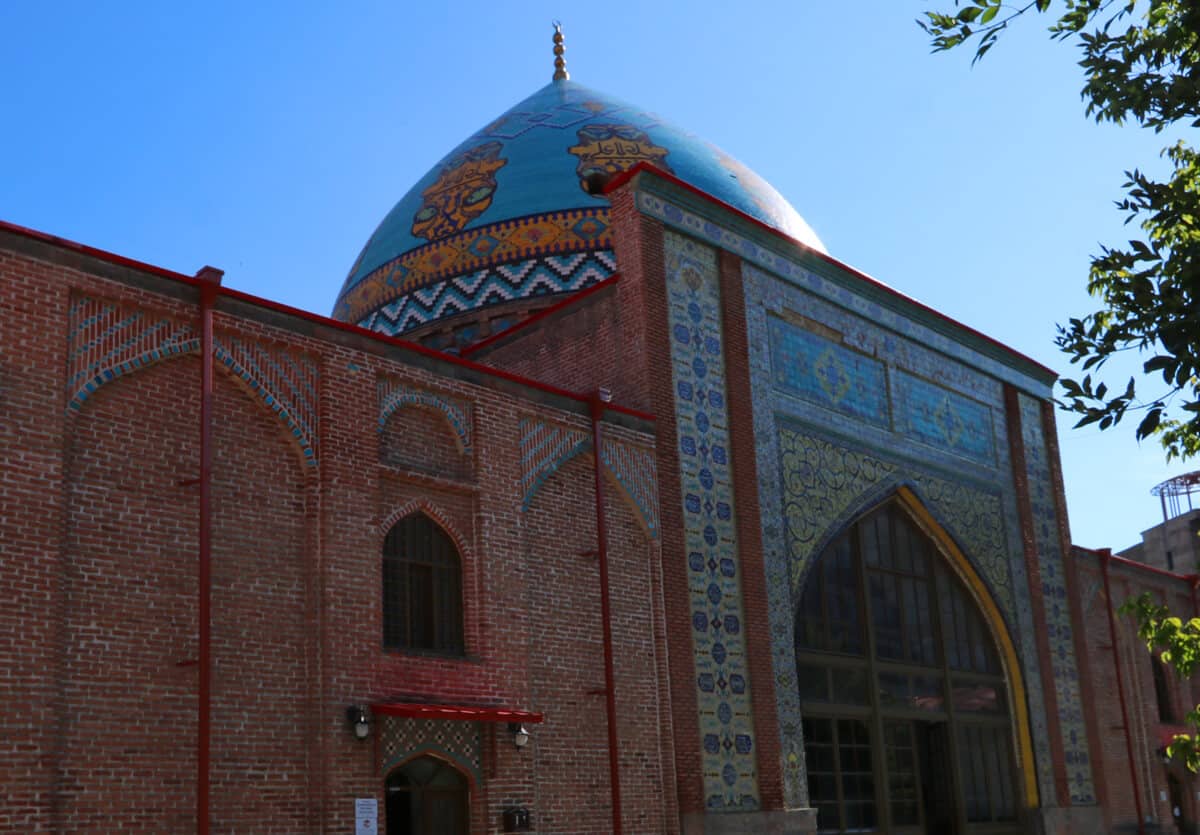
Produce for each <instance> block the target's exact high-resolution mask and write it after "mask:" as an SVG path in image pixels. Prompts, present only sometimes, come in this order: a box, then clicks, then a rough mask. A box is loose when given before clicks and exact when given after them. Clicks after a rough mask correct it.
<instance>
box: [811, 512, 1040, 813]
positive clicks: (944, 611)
mask: <svg viewBox="0 0 1200 835" xmlns="http://www.w3.org/2000/svg"><path fill="white" fill-rule="evenodd" d="M795 651H796V666H797V672H798V674H799V684H800V699H801V712H802V714H803V723H802V724H803V732H804V748H805V758H806V762H807V773H808V789H809V799H810V802H811V805H812V806H813V807H814V808H815V809H816V810H817V831H818V832H819V833H844V832H880V833H918V832H919V833H926V834H927V835H935V834H937V833H951V832H968V833H969V832H974V831H979V832H985V831H986V832H988V833H996V832H1004V833H1010V832H1011V833H1016V832H1018V831H1020V830H1019V829H1018V826H1017V806H1018V798H1017V786H1018V783H1017V780H1016V776H1017V770H1016V765H1015V761H1014V758H1013V747H1012V742H1011V734H1012V723H1011V721H1010V719H1009V715H1008V705H1007V703H1006V702H1007V700H1006V698H1005V694H1006V692H1007V687H1006V684H1005V679H1004V670H1003V667H1002V666H1001V664H1000V659H999V655H998V653H997V651H996V647H995V644H994V642H993V639H992V636H991V634H990V632H989V630H988V627H987V625H986V623H985V622H984V619H983V617H982V615H981V614H980V612H979V610H978V607H977V605H976V603H975V601H974V600H973V599H972V598H971V596H970V594H969V593H968V592H967V590H966V588H965V587H964V586H963V584H962V583H961V581H960V580H959V579H958V577H957V576H955V575H954V573H953V572H952V571H951V569H950V567H949V565H947V564H946V562H945V560H943V559H942V558H941V556H940V555H939V553H938V552H937V550H936V548H935V547H934V544H933V542H932V541H931V540H930V539H929V538H928V537H927V536H926V535H925V534H924V533H923V532H922V531H921V530H920V529H919V528H917V526H916V525H915V524H914V523H913V522H912V521H911V519H910V518H909V517H908V515H907V514H906V513H905V512H904V511H903V510H902V509H901V508H900V507H899V506H897V505H895V504H891V505H887V506H885V507H884V508H882V509H879V510H877V511H875V512H873V513H871V514H869V515H868V516H866V517H864V518H863V519H861V520H859V521H858V522H857V523H855V524H854V525H853V526H852V527H851V528H850V530H848V531H847V532H846V533H844V534H843V535H842V536H840V537H839V538H838V539H837V540H835V541H834V542H832V543H830V545H829V546H828V547H826V548H825V550H824V551H823V552H822V553H821V554H820V556H819V557H818V558H817V560H816V562H815V563H814V565H813V567H812V570H811V572H810V574H809V577H808V579H807V581H806V582H805V585H804V588H803V591H802V593H801V597H800V602H799V606H798V608H797V612H796V624H795Z"/></svg>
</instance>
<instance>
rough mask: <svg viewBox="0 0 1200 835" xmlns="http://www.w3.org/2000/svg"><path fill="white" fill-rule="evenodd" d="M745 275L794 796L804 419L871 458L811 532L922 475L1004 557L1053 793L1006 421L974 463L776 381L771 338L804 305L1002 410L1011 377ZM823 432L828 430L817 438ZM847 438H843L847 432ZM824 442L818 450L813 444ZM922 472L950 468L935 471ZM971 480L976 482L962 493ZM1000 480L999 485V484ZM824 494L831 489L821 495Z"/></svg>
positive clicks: (841, 446)
mask: <svg viewBox="0 0 1200 835" xmlns="http://www.w3.org/2000/svg"><path fill="white" fill-rule="evenodd" d="M743 287H744V289H745V294H746V320H747V330H748V336H749V346H748V347H749V360H750V371H751V382H752V391H753V402H754V432H755V437H756V439H757V460H758V473H759V488H758V489H759V504H760V508H761V513H762V530H763V558H764V561H765V566H764V568H765V572H766V577H767V596H768V616H769V622H770V635H771V652H772V662H773V666H774V673H775V681H776V687H775V697H776V702H777V706H778V715H779V723H780V745H781V753H782V761H783V762H782V765H783V775H784V784H783V787H784V797H785V799H786V802H787V804H788V805H789V806H793V807H800V806H804V805H805V804H807V802H808V797H807V786H806V777H805V771H804V740H803V735H802V733H801V726H800V718H801V715H800V702H799V695H798V692H797V681H796V668H795V655H794V648H793V628H794V623H793V620H794V614H793V608H792V596H791V592H792V588H793V576H792V574H791V556H790V553H789V544H788V536H787V530H786V525H785V524H784V523H783V520H784V512H783V507H784V502H785V499H784V491H783V480H782V478H781V477H780V461H781V458H782V451H781V449H780V443H779V437H778V435H779V424H780V423H784V424H786V425H789V426H793V427H796V431H797V432H799V433H800V434H802V435H805V436H806V437H809V438H811V439H813V442H814V443H819V444H828V445H830V446H831V447H833V448H834V449H837V450H844V451H847V452H850V451H853V454H855V455H858V456H866V459H867V460H865V461H862V462H860V463H861V466H858V465H856V464H855V463H854V462H851V463H850V464H848V465H847V466H846V470H845V472H843V473H842V475H846V474H849V475H850V480H849V482H847V481H846V480H844V479H842V478H841V476H839V475H838V472H839V470H838V468H837V467H833V468H830V469H829V472H828V482H827V483H826V484H825V486H824V488H823V490H824V492H823V493H822V495H826V496H832V495H833V494H840V495H839V496H838V498H837V501H835V502H833V504H834V505H835V506H837V507H841V508H842V509H841V510H833V511H832V512H831V515H830V517H829V518H830V519H832V520H833V521H831V522H829V523H828V526H827V527H828V528H829V530H827V531H824V532H821V531H819V530H817V528H818V527H819V524H816V523H813V524H811V525H810V527H811V528H812V529H813V533H812V534H811V535H812V536H813V537H815V538H816V539H817V541H818V545H819V544H820V542H823V541H825V539H826V538H827V537H828V536H831V535H832V534H833V532H834V531H836V530H837V529H840V528H841V527H842V526H843V525H844V524H845V523H846V522H847V521H848V520H849V517H850V515H851V514H853V513H855V512H857V511H858V510H861V509H863V508H865V507H868V506H871V505H873V504H875V503H876V502H878V501H880V500H882V499H883V498H885V497H886V496H887V495H888V494H889V493H891V492H893V491H894V490H895V488H896V487H897V486H899V485H900V484H907V485H909V486H910V487H915V486H916V485H917V483H918V482H920V486H919V492H920V493H921V495H922V497H923V498H924V500H925V501H926V502H927V503H928V506H929V507H930V510H931V512H934V514H935V515H936V516H937V517H938V518H939V519H941V520H942V522H943V523H944V524H945V525H946V527H947V528H948V529H949V530H951V531H952V532H953V533H954V536H956V537H957V538H958V540H959V544H960V545H961V546H962V548H963V550H964V552H965V553H967V554H968V555H969V557H970V558H971V559H972V560H973V561H984V562H988V561H990V562H992V563H993V568H992V569H991V570H989V571H988V572H986V573H990V574H991V575H992V577H993V580H992V582H993V583H994V584H995V585H996V586H997V589H996V593H997V599H998V603H999V604H1000V606H1001V607H1002V609H1003V608H1005V607H1006V604H1005V603H1004V598H1006V597H1008V595H1009V594H1011V599H1012V603H1011V604H1009V605H1008V610H1009V611H1010V612H1011V611H1013V610H1015V613H1014V615H1013V617H1015V620H1012V619H1010V621H1009V622H1010V623H1013V624H1015V626H1014V629H1013V634H1012V637H1013V640H1014V641H1015V642H1016V643H1017V645H1018V652H1019V655H1020V658H1021V665H1022V673H1023V677H1024V680H1025V692H1026V701H1027V703H1028V705H1029V720H1030V729H1031V735H1032V737H1033V746H1034V758H1035V763H1036V771H1037V779H1038V786H1039V791H1040V792H1041V793H1042V796H1044V797H1052V796H1053V792H1054V782H1053V779H1054V778H1053V769H1052V767H1051V759H1050V747H1049V743H1048V739H1049V737H1048V734H1047V731H1046V713H1045V699H1044V698H1043V696H1042V690H1041V683H1040V682H1041V679H1040V675H1039V673H1038V667H1037V663H1038V661H1037V658H1038V655H1037V651H1036V647H1035V646H1034V634H1035V633H1034V630H1033V617H1032V607H1031V605H1030V602H1029V586H1028V583H1027V582H1026V575H1025V563H1024V559H1023V556H1022V554H1021V551H1020V543H1021V526H1020V521H1019V517H1018V514H1017V507H1016V499H1015V494H1014V492H1013V490H1012V486H1011V483H1010V478H1009V475H1008V474H1009V473H1010V472H1011V467H1010V465H1009V460H1008V443H1007V439H1006V435H1005V431H1006V429H1005V423H1004V421H1003V420H999V421H997V420H993V421H992V424H993V430H994V431H995V433H996V434H995V443H994V449H995V454H996V463H995V465H994V467H992V468H985V467H984V466H983V465H981V464H979V463H978V462H970V463H966V462H964V459H963V458H962V457H961V456H958V455H951V454H950V453H949V452H946V451H945V450H944V449H942V448H940V447H931V446H928V445H925V444H920V443H917V442H916V441H914V440H912V439H910V438H908V437H907V436H904V435H901V434H898V433H895V432H892V431H890V429H887V428H883V427H879V426H876V425H874V424H871V423H868V422H866V421H850V420H848V419H847V418H846V417H845V416H843V415H838V414H836V413H833V412H830V411H829V410H827V409H824V408H822V407H819V406H816V405H812V404H810V403H809V402H808V401H805V400H803V399H801V398H797V397H795V396H793V395H792V394H791V393H790V392H788V391H787V390H786V389H781V388H778V387H777V386H776V385H775V383H774V381H773V378H772V369H773V365H772V359H771V355H770V346H769V341H770V340H769V331H768V325H769V320H770V318H771V317H772V316H785V315H789V312H791V313H794V312H802V315H805V316H807V317H811V318H812V319H814V320H815V321H817V322H819V323H821V325H824V326H827V327H829V328H831V329H834V330H836V331H837V332H838V333H840V334H841V338H842V341H843V342H844V343H845V344H846V345H848V346H852V347H853V348H855V349H857V350H860V351H863V352H865V353H868V354H870V355H871V356H874V357H875V358H877V359H879V360H880V361H882V362H884V363H885V364H887V365H889V366H891V367H898V368H904V369H913V370H916V371H918V372H919V373H920V374H921V376H922V377H923V378H925V379H930V380H936V381H938V383H939V384H942V385H944V386H946V387H948V388H951V389H952V390H954V391H957V392H959V393H966V394H967V395H969V397H970V399H971V400H973V401H975V402H982V403H985V404H990V408H992V409H994V410H997V414H999V413H1000V410H1002V409H1003V391H1002V387H1001V384H1000V383H999V382H997V381H996V380H995V379H994V378H992V377H988V376H986V375H983V374H980V373H979V372H977V371H975V370H973V369H970V368H969V367H967V366H965V365H963V364H961V363H958V362H956V361H953V360H950V359H948V358H947V357H945V356H944V355H942V354H940V353H938V352H936V351H933V350H930V349H929V348H928V347H927V346H925V345H921V344H917V343H915V342H913V341H911V340H908V339H905V338H903V337H900V336H898V335H896V334H895V333H894V332H892V331H890V330H888V329H886V328H882V327H879V326H877V325H876V324H875V323H873V322H870V321H868V320H867V319H865V318H861V317H859V316H856V315H854V314H853V313H851V312H850V311H848V310H847V309H845V308H843V307H840V306H837V305H835V304H833V303H830V302H828V301H826V300H824V299H820V298H818V297H816V296H814V295H812V294H810V293H808V292H806V291H805V290H804V289H802V288H801V287H799V286H797V285H795V284H793V283H789V282H787V281H782V280H779V279H777V278H775V277H774V276H771V275H769V274H767V273H765V272H763V271H761V270H759V269H757V268H756V267H753V266H751V265H749V264H744V265H743ZM799 427H804V429H802V430H801V429H800V428H799ZM819 438H824V439H825V440H822V441H819V442H818V441H817V439H819ZM838 438H841V439H842V440H840V441H839V440H836V439H838ZM820 449H821V448H818V451H820ZM824 452H825V454H826V455H827V456H828V455H830V454H834V451H833V450H831V449H825V450H824ZM813 454H814V453H813V452H811V451H810V452H809V455H813ZM837 454H840V453H837ZM815 461H816V464H817V465H818V466H820V462H821V459H820V457H819V456H816V457H815ZM964 464H965V466H964ZM914 465H915V466H916V469H915V470H914ZM856 466H857V469H856ZM879 466H884V467H886V468H888V472H887V473H885V474H882V475H881V474H880V473H879V471H878V467H879ZM921 473H926V474H935V473H940V475H938V476H936V480H934V481H931V480H929V479H928V478H925V477H924V476H922V475H921ZM958 474H961V476H960V475H958ZM855 482H856V483H855ZM960 482H961V483H964V484H966V485H967V486H968V488H970V490H971V491H974V492H970V493H959V491H958V485H959V483H960ZM981 485H982V486H985V489H984V490H982V491H980V489H979V488H980V486H981ZM987 485H991V487H986V486H987ZM993 490H999V493H998V494H996V493H994V492H992V491H993ZM980 492H982V493H983V494H984V495H986V496H992V497H994V498H992V499H989V500H988V501H985V502H977V501H972V500H970V499H969V498H968V496H974V495H976V494H978V493H980ZM815 500H817V501H820V499H819V497H818V498H817V499H815ZM979 514H985V515H986V516H988V517H991V518H990V520H987V521H976V522H972V521H969V517H971V516H973V515H979ZM997 516H998V517H999V518H998V519H997V518H996V517H997ZM964 517H967V518H965V519H964ZM997 531H998V532H999V533H998V534H997V533H996V532H997ZM964 532H967V533H964ZM971 532H975V533H978V534H979V535H974V534H973V533H971ZM1005 543H1007V545H1006V544H1005ZM818 545H814V546H812V547H814V548H815V547H818ZM1014 549H1015V550H1014ZM1005 563H1007V566H1008V569H1009V572H1008V584H1007V586H1005V584H1004V583H1003V578H1004V576H1005V575H1004V573H1003V571H1001V570H998V567H999V566H1001V565H1003V564H1005ZM1006 617H1009V616H1008V615H1006Z"/></svg>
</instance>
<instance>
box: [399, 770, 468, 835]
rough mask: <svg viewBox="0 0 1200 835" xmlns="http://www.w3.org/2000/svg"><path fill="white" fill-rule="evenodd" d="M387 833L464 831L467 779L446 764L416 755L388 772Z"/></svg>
mask: <svg viewBox="0 0 1200 835" xmlns="http://www.w3.org/2000/svg"><path fill="white" fill-rule="evenodd" d="M385 790H386V801H385V811H386V813H387V835H467V830H468V826H469V824H468V821H469V812H468V798H469V796H470V792H469V788H468V785H467V780H466V778H465V777H463V775H462V774H461V773H460V772H459V771H458V770H457V769H455V768H454V767H453V766H451V765H450V764H448V763H446V762H443V761H442V760H439V759H436V758H435V757H418V758H416V759H415V760H409V761H408V762H407V763H405V764H404V765H402V766H400V767H399V768H397V769H395V770H394V771H392V773H391V774H389V775H388V778H387V782H386V784H385Z"/></svg>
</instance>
